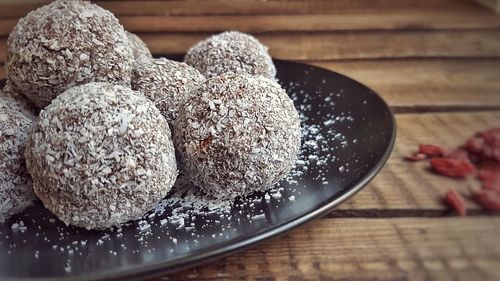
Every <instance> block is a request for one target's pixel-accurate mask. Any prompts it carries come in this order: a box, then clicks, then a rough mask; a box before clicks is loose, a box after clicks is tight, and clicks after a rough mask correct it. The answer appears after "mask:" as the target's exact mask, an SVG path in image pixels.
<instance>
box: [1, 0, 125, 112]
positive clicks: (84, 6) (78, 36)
mask: <svg viewBox="0 0 500 281" xmlns="http://www.w3.org/2000/svg"><path fill="white" fill-rule="evenodd" d="M133 61H134V59H133V55H132V50H131V47H130V43H129V40H128V39H127V35H126V34H125V30H124V29H123V27H122V26H121V25H120V23H119V21H118V19H116V17H115V16H114V15H113V14H112V13H111V12H109V11H106V10H104V9H102V8H100V7H99V6H97V5H94V4H91V3H89V2H86V1H79V0H58V1H54V2H52V3H50V4H48V5H45V6H42V7H40V8H38V9H36V10H34V11H32V12H30V13H29V14H28V15H27V16H25V17H24V18H22V19H20V20H19V22H18V23H17V25H16V26H15V27H14V29H13V30H12V32H11V33H10V35H9V38H8V40H7V59H6V64H5V68H6V71H7V78H8V79H9V80H10V81H11V83H12V86H13V87H14V89H15V90H17V91H18V92H19V93H22V94H23V95H25V96H26V97H27V98H28V99H30V100H31V101H32V102H33V103H34V104H35V105H36V106H38V107H39V108H43V107H45V106H46V105H48V104H49V103H50V101H51V100H52V99H53V98H55V97H56V96H57V95H59V94H61V93H62V92H64V91H65V90H66V89H69V88H71V87H73V86H76V85H82V84H85V83H88V82H93V81H99V82H110V83H113V84H120V85H124V86H130V77H131V72H132V63H133Z"/></svg>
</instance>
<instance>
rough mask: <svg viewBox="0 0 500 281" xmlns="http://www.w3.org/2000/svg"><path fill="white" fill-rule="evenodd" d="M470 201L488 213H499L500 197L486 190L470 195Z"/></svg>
mask: <svg viewBox="0 0 500 281" xmlns="http://www.w3.org/2000/svg"><path fill="white" fill-rule="evenodd" d="M472 199H474V201H476V202H477V203H478V204H479V205H481V206H482V207H483V208H485V209H487V210H490V211H500V195H498V194H497V193H495V192H494V191H491V190H488V189H481V190H480V191H478V192H475V193H474V194H473V195H472Z"/></svg>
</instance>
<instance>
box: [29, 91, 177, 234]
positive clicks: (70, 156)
mask: <svg viewBox="0 0 500 281" xmlns="http://www.w3.org/2000/svg"><path fill="white" fill-rule="evenodd" d="M25 155H26V164H27V167H28V170H29V172H30V174H31V176H32V178H33V188H34V191H35V193H36V194H37V195H38V197H39V198H40V199H41V200H42V202H43V204H44V205H45V207H46V208H47V209H49V210H51V211H52V212H53V213H54V214H55V215H57V216H58V217H59V219H61V220H62V221H63V222H64V223H66V224H71V225H75V226H80V227H84V228H87V229H102V228H107V227H110V226H115V225H120V224H122V223H124V222H126V221H129V220H133V219H138V218H140V217H142V216H143V215H144V213H146V212H147V211H148V210H150V209H152V208H153V207H154V206H155V205H156V204H157V203H158V202H159V201H160V200H161V199H162V198H163V197H164V196H165V195H166V194H167V192H168V191H169V190H170V189H171V187H172V185H173V184H174V181H175V179H176V177H177V167H176V162H175V152H174V147H173V143H172V139H171V133H170V129H169V126H168V124H167V122H166V121H165V118H163V116H162V115H161V114H160V112H159V110H158V109H157V108H156V106H155V105H154V104H153V103H152V102H151V101H150V100H148V99H147V98H146V97H144V96H143V95H142V94H140V93H137V92H135V91H133V90H131V89H129V88H125V87H123V86H119V85H112V84H109V83H89V84H86V85H82V86H77V87H74V88H71V89H69V90H67V91H66V92H64V93H63V94H61V95H59V96H58V97H57V98H55V99H54V100H53V101H52V103H51V104H50V105H49V106H47V107H46V108H45V109H44V110H43V111H42V112H41V113H40V115H39V117H38V120H37V122H36V123H35V125H34V127H33V130H32V132H31V134H30V136H29V138H28V142H27V146H26V153H25Z"/></svg>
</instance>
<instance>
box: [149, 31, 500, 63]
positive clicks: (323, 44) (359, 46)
mask: <svg viewBox="0 0 500 281" xmlns="http://www.w3.org/2000/svg"><path fill="white" fill-rule="evenodd" d="M140 35H141V38H143V39H144V40H145V41H146V43H147V44H148V46H149V47H150V49H151V51H152V52H153V53H155V54H162V53H163V54H165V53H183V52H185V51H186V50H187V49H188V48H189V47H190V46H192V45H193V44H195V43H196V42H198V41H199V40H201V39H203V38H206V37H207V36H208V35H209V34H204V33H194V34H182V33H168V34H167V33H161V34H140ZM257 37H258V38H259V39H260V40H261V41H262V42H263V43H264V44H266V45H267V46H269V48H270V52H271V54H272V56H273V57H276V58H281V59H290V60H330V59H372V58H442V57H447V58H453V57H466V58H485V57H486V58H492V57H500V48H498V46H500V31H497V30H487V31H387V32H362V31H359V32H325V33H321V32H317V33H300V32H293V33H286V32H280V33H272V34H258V35H257Z"/></svg>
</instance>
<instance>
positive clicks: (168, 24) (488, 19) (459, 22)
mask: <svg viewBox="0 0 500 281" xmlns="http://www.w3.org/2000/svg"><path fill="white" fill-rule="evenodd" d="M119 19H120V21H121V22H122V24H123V25H124V26H125V28H126V29H128V30H130V31H133V32H163V31H166V32H186V31H188V32H219V31H224V30H240V31H243V32H250V33H259V32H269V31H332V30H406V29H411V30H417V29H491V28H498V27H500V17H498V16H496V15H494V14H492V13H474V12H460V13H455V12H450V11H448V10H442V11H427V12H423V11H419V10H411V11H398V12H388V11H382V12H377V13H370V14H368V13H359V14H340V15H335V16H332V15H255V16H247V15H245V16H121V17H119ZM2 22H5V23H2ZM2 22H0V27H1V29H0V35H5V32H6V31H7V32H8V30H10V29H12V26H13V25H12V20H10V19H4V20H2ZM14 24H15V22H14Z"/></svg>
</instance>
